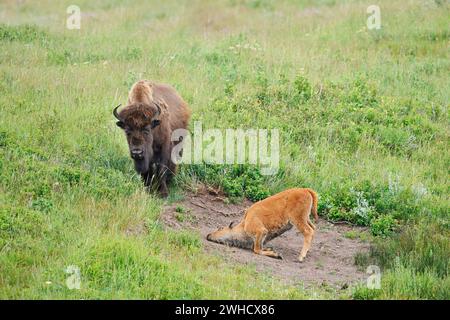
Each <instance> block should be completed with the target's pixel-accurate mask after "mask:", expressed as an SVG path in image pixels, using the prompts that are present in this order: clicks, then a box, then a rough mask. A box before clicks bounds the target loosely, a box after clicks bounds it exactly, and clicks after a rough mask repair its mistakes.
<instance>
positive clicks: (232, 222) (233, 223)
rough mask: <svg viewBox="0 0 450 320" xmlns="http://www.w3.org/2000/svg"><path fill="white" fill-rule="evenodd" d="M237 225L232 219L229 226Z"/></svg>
mask: <svg viewBox="0 0 450 320" xmlns="http://www.w3.org/2000/svg"><path fill="white" fill-rule="evenodd" d="M235 225H236V221H231V223H230V225H229V226H228V228H230V229H232V228H233V227H234V226H235Z"/></svg>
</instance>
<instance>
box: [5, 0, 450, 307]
mask: <svg viewBox="0 0 450 320" xmlns="http://www.w3.org/2000/svg"><path fill="white" fill-rule="evenodd" d="M70 4H72V3H70V1H60V2H58V4H55V3H54V2H51V1H40V2H39V5H38V4H37V3H34V2H23V3H20V4H17V3H16V1H4V2H2V3H1V4H0V10H1V11H2V12H3V13H4V14H3V15H2V19H4V21H2V24H1V25H0V42H1V45H2V50H1V51H0V62H1V63H0V114H1V117H0V169H1V176H0V178H1V179H0V296H1V297H5V298H6V297H9V298H11V297H12V298H97V297H100V298H113V297H115V298H308V297H316V296H319V297H334V298H335V297H339V295H338V294H337V293H332V294H331V295H330V294H329V293H327V292H324V291H321V290H320V291H318V292H307V291H304V290H301V289H299V288H297V287H286V286H283V285H280V284H279V283H278V282H277V281H276V280H274V279H273V278H271V277H267V276H266V275H261V274H258V273H256V271H255V270H253V269H251V268H246V267H243V266H234V265H230V264H227V263H225V262H223V261H222V260H220V259H219V258H217V257H211V256H209V255H206V254H205V253H203V252H202V250H201V244H200V242H199V239H198V235H197V234H195V233H186V232H182V233H178V232H174V231H167V230H165V229H164V228H163V226H161V224H160V222H158V216H159V214H160V212H161V205H162V201H161V200H159V199H157V198H156V197H153V196H149V195H148V194H145V193H144V192H143V190H142V185H141V183H140V181H139V178H138V177H137V176H136V175H135V173H134V172H133V169H132V164H131V163H130V160H129V159H128V157H127V152H126V145H125V139H124V137H123V136H122V134H121V132H120V131H119V130H118V129H117V128H116V127H115V125H114V121H113V118H112V116H111V110H112V107H113V106H115V105H117V104H118V103H120V102H122V103H123V102H124V101H125V100H126V94H127V91H128V89H129V87H130V85H131V84H132V83H133V82H134V81H136V80H137V79H140V78H149V79H154V80H158V81H161V82H167V83H171V84H172V85H174V86H175V87H176V88H177V90H178V91H179V92H180V93H181V95H182V96H183V97H184V98H185V99H186V100H187V101H188V103H189V104H190V106H191V107H192V109H193V119H192V120H193V121H202V123H203V126H204V127H205V128H206V129H207V128H250V127H251V128H269V129H270V128H278V129H279V130H280V133H281V163H280V170H279V172H278V174H277V175H275V176H272V177H263V176H261V175H260V174H259V172H258V170H257V168H254V167H251V166H231V167H228V166H210V165H198V166H183V167H182V168H181V170H180V174H179V176H178V180H177V182H178V185H179V186H180V187H179V188H178V189H177V188H174V190H175V191H173V193H177V194H178V195H172V196H175V197H176V196H180V195H179V193H180V189H183V188H185V187H186V186H188V185H190V184H193V183H195V181H198V180H203V181H205V182H207V183H214V184H216V185H219V186H220V187H222V188H223V189H224V190H225V191H226V192H227V193H228V194H229V195H230V197H235V198H239V197H243V196H246V197H249V198H252V199H253V200H258V199H261V198H264V197H266V196H267V195H269V194H271V193H275V192H277V191H280V190H282V189H284V188H288V187H293V186H307V187H312V188H314V189H316V190H317V191H318V192H319V196H320V214H321V215H322V216H325V217H326V218H328V219H331V220H333V219H334V220H347V221H350V222H352V223H356V224H360V225H366V226H368V227H369V228H370V230H371V232H372V234H373V235H374V236H375V242H374V244H373V251H372V254H371V255H370V256H369V257H367V259H366V260H368V261H369V260H370V261H371V263H376V264H379V265H380V266H381V267H382V268H383V274H384V276H383V280H382V289H381V290H378V291H370V290H368V289H364V288H362V287H361V288H358V289H356V291H354V292H353V293H352V294H353V297H355V298H445V299H447V298H448V292H449V290H448V256H449V251H448V250H449V249H448V226H449V222H448V221H449V220H448V212H449V207H450V206H449V200H448V190H449V189H448V187H449V185H448V164H449V153H448V151H447V150H448V140H449V139H448V137H449V126H448V102H449V92H450V90H449V89H450V86H449V81H448V76H447V73H448V72H447V70H448V68H449V59H448V48H447V44H448V36H449V35H448V31H447V20H448V14H449V7H448V5H447V4H445V3H444V4H441V3H440V2H433V1H425V2H408V3H405V2H403V1H379V5H380V7H381V10H382V28H381V30H379V31H371V30H367V29H366V28H365V23H366V18H367V15H366V4H364V3H362V2H359V1H347V2H343V3H341V2H334V1H317V2H316V1H300V0H299V1H276V2H275V1H247V0H245V1H222V2H206V1H202V0H195V1H189V2H177V1H165V2H164V3H160V2H148V1H144V2H134V1H113V0H102V1H95V2H92V1H78V5H79V6H80V8H81V10H82V12H83V18H82V26H81V29H80V30H67V29H65V28H64V25H65V19H66V8H67V6H68V5H70ZM150 9H151V10H150ZM177 190H178V191H177ZM69 265H77V266H78V267H80V270H81V275H82V289H81V290H80V291H77V290H69V289H68V288H67V286H65V279H66V278H67V274H66V273H65V272H64V270H65V268H67V266H69ZM349 294H350V292H346V293H344V297H345V296H346V295H349Z"/></svg>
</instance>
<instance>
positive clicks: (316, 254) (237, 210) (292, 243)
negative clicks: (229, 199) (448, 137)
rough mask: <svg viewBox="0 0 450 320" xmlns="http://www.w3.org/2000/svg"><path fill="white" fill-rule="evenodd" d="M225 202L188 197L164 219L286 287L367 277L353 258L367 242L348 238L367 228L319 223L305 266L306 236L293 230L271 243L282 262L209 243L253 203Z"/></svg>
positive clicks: (204, 194)
mask: <svg viewBox="0 0 450 320" xmlns="http://www.w3.org/2000/svg"><path fill="white" fill-rule="evenodd" d="M224 200H225V198H224V197H223V196H222V195H220V194H218V193H215V192H211V190H209V191H208V190H207V189H203V190H202V191H200V192H197V193H195V194H194V193H189V194H187V195H186V197H185V199H184V200H182V201H178V202H175V203H173V204H169V205H166V207H165V210H164V213H163V214H162V215H161V220H162V221H163V222H164V224H165V225H166V226H168V227H170V228H173V229H193V230H196V231H199V232H200V234H201V237H202V241H203V244H204V248H205V250H206V251H207V252H209V253H213V254H220V255H221V256H223V257H224V258H225V259H226V260H228V261H230V262H233V263H241V264H252V265H254V266H255V267H256V269H257V270H258V271H261V272H269V273H270V274H272V275H274V276H276V277H279V278H281V279H282V280H284V281H285V282H287V283H299V282H302V283H303V284H304V285H305V286H306V287H309V286H312V285H323V284H328V285H332V286H334V287H346V286H348V285H351V284H353V283H355V282H359V281H362V280H364V279H366V278H367V275H366V274H365V273H364V272H362V271H361V270H358V268H357V267H356V266H355V264H354V256H355V254H356V253H358V252H362V251H367V250H368V247H369V245H368V243H366V242H363V241H361V240H359V239H349V238H347V237H345V236H344V234H345V233H346V232H348V231H351V230H356V231H363V230H364V229H363V228H358V227H351V226H347V225H333V224H331V223H329V222H327V221H324V220H323V219H320V221H319V222H318V223H317V224H316V226H317V229H316V234H315V238H314V240H313V244H312V246H311V249H310V251H309V252H308V255H307V257H306V259H305V261H304V262H302V263H299V262H297V257H298V254H299V252H300V249H301V247H302V245H303V236H302V235H301V233H299V232H298V231H297V230H296V229H295V227H294V228H292V229H291V230H290V231H287V232H286V233H284V234H283V235H281V236H279V237H278V238H275V239H273V240H272V241H270V242H269V246H271V247H272V248H273V249H274V250H275V251H276V252H278V253H280V254H281V255H282V256H283V260H276V259H272V258H269V257H265V256H259V255H256V254H254V253H253V252H251V251H250V250H244V249H240V248H234V247H227V246H224V245H221V244H216V243H213V242H209V241H207V240H206V235H207V234H208V233H210V232H211V231H214V230H216V229H217V228H218V227H222V226H226V225H228V224H229V223H230V222H231V221H239V220H240V219H241V218H242V216H243V212H244V209H245V208H248V207H249V206H251V205H252V202H250V201H249V200H244V201H243V202H242V203H239V204H231V203H226V201H225V202H224ZM319 214H320V213H319Z"/></svg>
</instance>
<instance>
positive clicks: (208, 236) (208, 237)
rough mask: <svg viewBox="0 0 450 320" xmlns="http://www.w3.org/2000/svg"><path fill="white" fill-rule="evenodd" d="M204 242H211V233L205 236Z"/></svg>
mask: <svg viewBox="0 0 450 320" xmlns="http://www.w3.org/2000/svg"><path fill="white" fill-rule="evenodd" d="M206 240H209V241H211V233H210V234H208V235H207V236H206Z"/></svg>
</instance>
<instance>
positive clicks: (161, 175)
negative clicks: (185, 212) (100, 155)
mask: <svg viewBox="0 0 450 320" xmlns="http://www.w3.org/2000/svg"><path fill="white" fill-rule="evenodd" d="M119 107H120V105H119V106H117V107H116V108H114V110H113V114H114V116H115V117H116V118H117V120H118V121H117V122H116V124H117V126H119V127H120V128H122V129H123V130H124V131H125V134H126V137H127V141H128V147H129V151H130V156H131V158H132V159H133V161H134V167H135V169H136V171H137V172H138V173H139V174H140V175H141V177H142V179H143V181H144V183H145V185H146V186H147V187H150V186H151V185H154V184H155V185H156V186H157V187H158V189H159V192H160V194H161V195H162V196H163V197H167V195H168V190H167V182H168V179H170V177H171V176H172V175H173V174H174V173H175V170H176V164H175V163H174V162H173V161H172V160H171V153H172V148H173V146H174V145H175V144H176V143H177V142H172V141H171V135H172V132H173V131H174V130H176V129H186V128H187V125H188V122H189V117H190V110H189V107H188V105H187V104H186V102H184V101H183V99H182V98H181V97H180V95H179V94H178V93H177V92H176V91H175V89H174V88H172V87H171V86H169V85H166V84H157V83H153V82H151V81H148V80H141V81H138V82H136V83H135V84H134V85H133V86H132V87H131V90H130V92H129V95H128V102H127V106H126V107H124V108H123V109H122V110H121V111H119V112H118V111H117V109H118V108H119Z"/></svg>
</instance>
